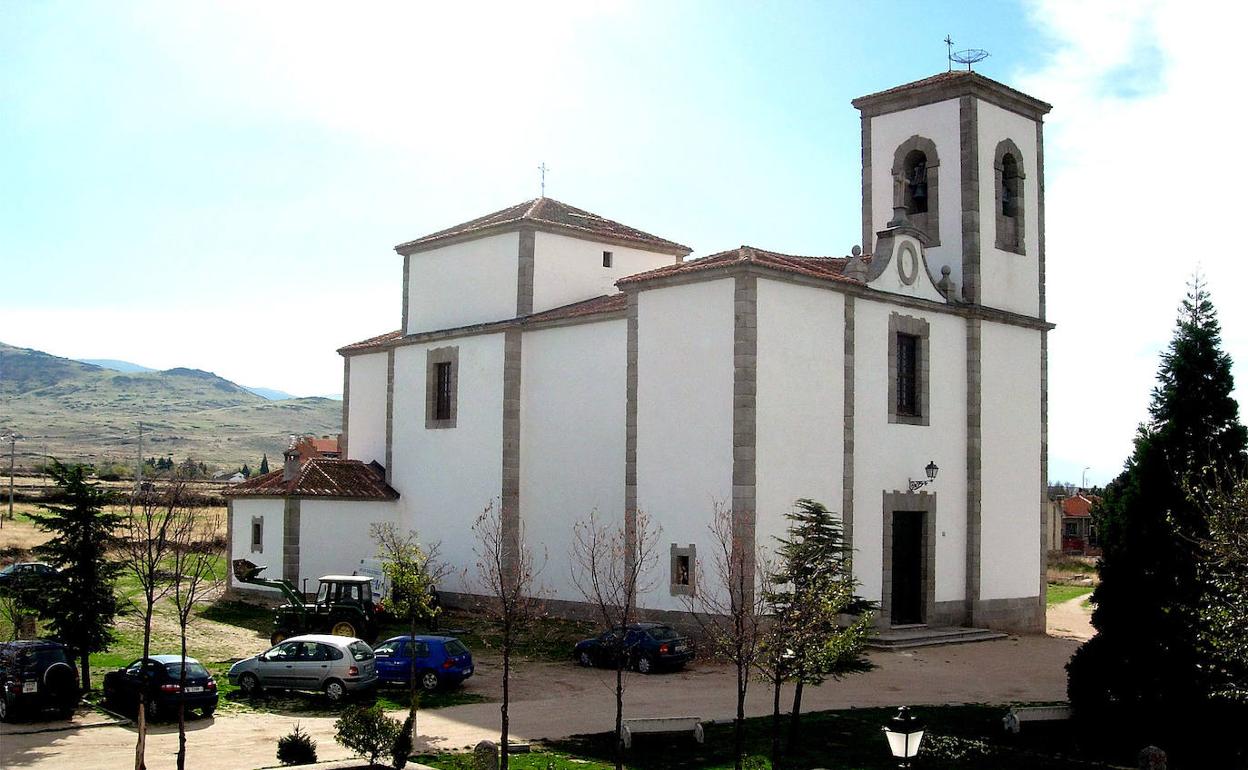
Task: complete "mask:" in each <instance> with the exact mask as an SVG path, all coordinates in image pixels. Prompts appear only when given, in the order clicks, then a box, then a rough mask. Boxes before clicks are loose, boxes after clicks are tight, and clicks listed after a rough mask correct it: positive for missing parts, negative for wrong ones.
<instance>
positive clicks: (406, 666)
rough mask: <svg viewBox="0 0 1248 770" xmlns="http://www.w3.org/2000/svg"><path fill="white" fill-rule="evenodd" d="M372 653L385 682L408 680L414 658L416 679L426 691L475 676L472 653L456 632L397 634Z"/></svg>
mask: <svg viewBox="0 0 1248 770" xmlns="http://www.w3.org/2000/svg"><path fill="white" fill-rule="evenodd" d="M413 647H414V648H415V649H414V652H415V655H413ZM373 653H374V654H376V656H377V678H378V679H379V680H380V681H381V684H383V685H387V684H390V685H396V684H402V685H406V684H408V682H410V681H411V671H412V663H413V660H414V661H415V664H416V682H417V684H418V685H419V686H420V688H421V689H422V690H425V691H427V692H432V691H433V690H436V689H438V688H439V687H449V686H451V685H456V684H459V683H460V682H462V681H464V680H465V679H467V678H468V677H470V676H472V671H473V665H472V653H471V652H469V651H468V648H467V647H465V646H464V644H463V642H461V641H459V640H458V639H456V638H455V637H453V636H421V635H419V634H418V635H416V636H414V637H413V636H396V637H393V638H390V639H387V640H386V641H384V642H381V643H380V644H378V645H377V646H376V647H374V648H373Z"/></svg>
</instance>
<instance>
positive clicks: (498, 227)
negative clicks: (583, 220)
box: [394, 219, 693, 257]
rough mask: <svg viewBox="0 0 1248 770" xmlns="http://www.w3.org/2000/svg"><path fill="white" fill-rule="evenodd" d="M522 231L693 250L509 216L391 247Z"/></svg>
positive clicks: (401, 249)
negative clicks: (459, 230)
mask: <svg viewBox="0 0 1248 770" xmlns="http://www.w3.org/2000/svg"><path fill="white" fill-rule="evenodd" d="M522 230H538V231H541V232H547V233H553V234H556V235H567V236H569V237H572V238H576V239H578V240H582V241H591V242H593V243H607V244H611V245H615V246H624V247H627V248H633V249H638V250H640V251H649V252H652V253H656V254H671V255H672V256H677V257H686V256H688V255H689V254H691V253H692V252H693V249H691V248H689V247H688V246H685V245H684V244H680V243H674V242H667V243H662V244H660V243H654V242H652V241H647V240H644V239H641V238H629V237H627V236H621V235H608V234H603V233H594V232H590V231H588V230H583V229H581V228H578V227H572V226H570V225H561V224H559V223H557V222H546V221H543V220H538V219H511V220H508V221H506V222H496V223H494V224H490V225H486V226H484V227H480V228H477V229H474V230H471V231H469V232H464V233H448V234H446V235H440V236H430V237H426V238H417V239H416V240H414V241H408V242H406V243H400V244H399V245H398V246H395V247H394V250H395V251H396V252H397V253H398V254H400V255H401V256H404V257H406V256H409V255H411V254H417V253H420V252H422V251H432V250H433V249H440V248H443V247H445V246H450V245H452V244H456V243H464V242H466V241H475V240H478V239H480V238H488V237H489V236H491V235H502V234H504V233H510V232H520V231H522Z"/></svg>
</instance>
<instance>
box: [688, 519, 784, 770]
mask: <svg viewBox="0 0 1248 770" xmlns="http://www.w3.org/2000/svg"><path fill="white" fill-rule="evenodd" d="M707 529H708V530H709V531H710V534H711V547H712V554H711V565H712V573H711V579H710V581H708V582H707V583H706V584H705V587H703V586H696V587H695V588H694V593H693V595H692V596H686V597H685V601H686V604H687V606H688V608H689V614H690V615H692V616H693V619H694V621H695V622H696V623H697V624H698V628H699V629H700V630H701V635H702V637H703V638H704V639H705V640H706V641H707V643H708V644H709V645H710V647H711V649H712V650H714V652H715V653H716V654H717V655H719V656H720V657H722V658H725V659H727V660H728V661H730V662H731V663H732V664H733V666H735V667H736V669H737V715H736V718H735V719H734V720H733V725H732V740H733V749H734V751H733V757H734V760H733V766H734V767H735V768H736V770H741V759H742V754H743V751H744V746H745V695H746V691H747V689H748V688H749V683H750V675H751V673H752V671H753V669H754V668H755V667H757V666H758V665H759V663H760V658H761V654H762V649H761V645H762V642H763V639H764V638H765V636H766V634H767V627H768V618H767V609H768V606H769V604H768V602H767V598H766V597H767V593H766V592H765V591H764V590H762V588H763V587H764V586H765V585H766V584H767V579H768V575H769V574H770V572H771V569H770V564H769V563H768V560H767V556H766V553H765V552H764V551H763V550H762V549H761V548H755V549H754V551H753V553H751V551H750V549H749V547H748V545H747V543H746V542H745V541H744V540H743V539H742V538H740V537H739V536H738V535H737V533H738V529H737V528H736V527H734V523H733V516H732V510H731V509H729V508H728V507H726V506H725V505H723V504H722V503H719V502H716V503H715V510H714V515H713V517H712V519H711V522H710V523H709V524H707ZM694 574H695V575H696V574H702V568H701V565H700V564H699V565H698V566H697V569H696V570H695V571H694Z"/></svg>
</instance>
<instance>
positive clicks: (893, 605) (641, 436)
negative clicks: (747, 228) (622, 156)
mask: <svg viewBox="0 0 1248 770" xmlns="http://www.w3.org/2000/svg"><path fill="white" fill-rule="evenodd" d="M853 105H854V106H855V107H856V108H857V109H858V110H859V112H860V113H861V119H862V233H861V242H862V247H861V248H855V249H854V250H853V253H851V254H850V255H846V256H797V255H790V254H779V253H775V252H772V251H767V250H765V249H763V248H755V247H752V246H741V247H738V248H733V249H730V250H728V251H722V252H720V253H717V254H713V255H711V256H707V257H703V258H700V259H686V257H687V256H688V255H689V254H690V251H691V250H690V249H689V248H688V247H686V246H683V245H681V244H679V243H676V242H673V241H669V240H666V239H664V238H660V237H657V236H654V235H650V234H648V233H645V232H642V231H640V230H637V229H635V228H632V227H628V226H625V225H622V224H620V223H618V222H614V221H611V220H609V219H605V218H603V217H601V216H598V215H596V214H591V213H589V212H587V211H583V210H581V209H579V208H575V207H573V206H569V205H566V204H564V203H560V202H559V201H556V200H552V199H549V198H538V199H536V200H531V201H526V202H524V203H521V204H518V205H515V206H512V207H510V208H507V209H503V210H502V211H497V212H495V213H492V214H488V215H486V216H483V217H480V218H478V219H474V220H472V221H469V222H465V223H464V224H461V225H457V226H455V227H451V228H449V229H446V230H442V231H439V232H435V233H432V234H430V235H426V236H424V237H421V238H417V239H415V240H410V241H407V242H404V243H401V244H399V245H398V246H397V247H396V249H395V250H396V251H397V252H398V253H399V254H400V255H401V256H402V259H403V272H402V276H403V277H402V295H401V296H402V303H401V305H402V315H401V324H400V326H399V328H398V329H397V330H396V331H392V332H389V333H387V334H382V335H380V336H378V337H374V338H372V339H368V340H364V341H362V342H358V343H355V344H352V345H348V346H346V347H344V348H342V349H341V350H339V353H340V354H341V355H342V356H343V360H344V383H343V391H344V394H343V425H342V430H343V446H342V451H343V458H342V459H328V458H317V459H313V460H310V461H308V462H306V463H304V464H302V465H300V464H299V463H297V462H295V463H292V464H288V467H287V468H286V469H284V471H275V472H274V473H272V474H270V475H268V476H265V477H261V478H259V479H253V480H251V481H248V482H245V483H243V484H239V485H237V486H236V487H234V488H233V489H232V491H231V493H230V494H231V503H230V516H229V521H230V530H231V535H230V539H231V546H230V547H231V556H232V558H247V559H249V560H251V561H253V562H256V563H260V564H267V565H269V574H273V575H279V574H280V575H284V576H286V577H287V578H290V579H292V580H294V581H295V582H296V584H299V583H300V582H301V581H302V580H303V579H305V578H306V579H308V582H309V584H310V585H315V581H316V578H317V577H319V576H320V575H322V574H326V573H334V572H338V573H341V572H344V571H345V572H351V571H352V568H353V566H355V565H358V564H359V561H360V559H362V558H371V557H373V556H374V555H375V547H374V546H373V544H372V542H371V541H370V540H369V537H368V528H369V524H370V523H371V522H376V521H393V522H396V523H398V524H399V525H400V526H401V527H403V528H410V529H414V530H416V531H417V532H418V533H419V535H420V538H421V539H422V541H424V542H440V544H441V556H442V558H443V559H444V560H445V561H446V562H447V563H448V565H449V566H450V567H451V568H452V571H451V576H450V578H448V581H447V583H446V585H445V586H443V587H444V588H445V589H446V590H447V591H448V592H450V593H451V594H454V593H462V592H469V591H470V590H471V586H469V585H466V584H465V583H464V582H463V578H462V572H463V571H464V570H471V569H472V567H473V566H474V565H475V564H476V561H477V558H476V556H475V555H474V553H473V545H474V542H473V537H472V532H471V530H470V526H471V524H472V522H473V520H474V519H475V518H476V516H477V515H478V514H479V513H480V512H481V511H482V509H483V508H485V507H486V506H487V505H489V504H491V503H493V504H494V505H495V506H497V507H499V509H500V510H501V511H502V515H503V516H504V522H505V524H506V526H507V531H508V532H509V533H510V535H509V536H510V537H513V538H516V539H518V538H519V537H521V534H522V536H523V538H524V541H525V543H526V544H527V545H528V546H529V547H531V548H533V549H534V550H536V552H537V553H538V554H539V562H540V560H541V559H540V554H542V553H544V554H545V556H546V563H545V567H544V569H543V570H542V572H541V574H540V576H539V580H540V582H542V583H543V584H544V585H545V587H546V588H547V590H548V591H549V593H550V595H551V597H552V598H553V599H555V600H559V601H566V602H579V601H582V597H581V596H580V595H579V594H578V593H577V591H576V589H575V587H574V586H573V584H572V581H571V577H570V575H571V569H572V565H571V556H570V551H571V539H572V526H573V523H574V522H576V521H578V520H581V519H584V518H585V517H586V516H587V515H588V514H589V512H590V511H591V510H596V511H597V512H598V514H599V515H600V516H603V517H606V518H609V519H610V520H612V521H617V522H620V523H625V522H627V521H629V520H630V518H631V517H634V516H635V515H636V512H637V511H639V510H641V511H645V512H646V513H647V514H648V516H649V517H650V518H651V519H652V520H653V522H655V523H657V524H658V525H660V526H661V528H662V535H661V539H662V551H663V558H662V559H661V560H660V564H659V570H661V572H662V574H661V576H660V581H659V583H660V585H659V587H658V588H657V589H656V590H653V591H651V592H649V593H647V594H645V595H643V596H642V597H641V605H642V606H643V607H645V608H647V609H651V610H656V611H661V610H681V609H684V608H685V606H686V605H685V596H686V595H687V594H689V593H691V592H695V591H698V590H700V589H705V588H706V587H705V586H699V585H698V580H699V579H704V580H705V579H706V577H707V576H705V575H699V574H698V572H699V570H698V569H697V568H696V567H697V564H698V556H699V553H701V554H702V555H703V556H704V557H706V558H708V559H709V557H710V555H711V553H712V550H711V541H710V534H709V532H708V530H707V524H708V523H709V521H710V519H711V516H712V514H713V509H714V506H715V505H716V504H719V505H721V506H725V507H727V508H729V509H730V510H731V512H732V515H733V518H734V521H735V522H736V524H737V528H738V531H739V532H740V533H742V534H741V538H742V545H743V547H747V546H750V545H752V544H759V545H767V544H769V543H772V542H774V540H773V538H774V537H775V536H777V535H780V534H782V533H783V531H784V527H785V518H784V514H785V513H786V512H787V511H788V510H790V509H791V507H792V505H793V502H794V501H795V500H796V499H798V498H802V497H807V498H813V499H815V500H819V501H821V502H823V503H824V504H826V505H827V507H828V508H829V509H831V510H834V511H837V512H838V513H839V514H840V515H841V516H842V517H843V521H844V525H845V529H846V531H847V533H848V536H849V538H850V541H851V543H852V546H853V548H854V551H855V553H854V571H855V573H856V577H857V578H858V580H859V581H861V583H862V589H861V592H862V594H863V595H864V596H866V597H867V598H869V599H874V600H878V601H879V602H880V604H881V611H880V616H879V622H880V624H881V625H882V626H885V627H890V626H906V625H912V624H929V625H953V626H958V625H974V626H979V627H988V628H994V629H1002V630H1018V631H1041V630H1043V628H1044V584H1045V583H1044V560H1043V557H1044V540H1043V535H1044V511H1045V505H1046V500H1045V493H1046V481H1047V479H1046V476H1047V472H1046V452H1047V450H1046V431H1047V415H1046V410H1047V405H1046V400H1047V394H1046V384H1045V383H1046V378H1047V371H1046V366H1047V364H1046V360H1047V349H1046V335H1047V333H1048V332H1049V331H1050V330H1051V329H1052V328H1053V327H1052V325H1051V324H1049V323H1048V321H1047V320H1046V318H1045V254H1044V186H1043V178H1044V173H1043V170H1044V149H1043V116H1044V115H1045V114H1046V113H1047V112H1048V111H1049V109H1050V107H1049V105H1048V104H1046V103H1044V102H1041V101H1039V100H1037V99H1034V98H1032V97H1030V96H1027V95H1025V94H1022V93H1020V92H1018V91H1015V90H1013V89H1011V88H1009V87H1007V86H1004V85H1002V84H1000V83H997V82H995V81H993V80H990V79H989V78H986V77H984V76H983V75H980V74H978V73H973V72H962V71H959V72H948V73H942V74H939V75H936V76H935V77H931V78H927V79H925V80H920V81H918V82H914V83H910V84H907V85H903V86H900V87H898V88H893V89H890V90H888V91H883V92H880V93H876V94H872V95H869V96H864V97H862V98H859V99H856V100H854V102H853ZM846 240H849V239H848V238H847V239H846ZM396 288H397V287H396ZM397 304H398V303H396V305H397ZM396 311H397V307H396ZM396 314H397V312H396ZM929 464H934V465H935V466H936V467H938V469H939V470H938V473H937V475H936V478H935V479H934V480H933V481H931V482H930V483H928V484H926V485H923V486H920V487H915V486H914V485H912V484H911V483H910V482H911V481H912V480H913V481H916V482H917V481H924V480H926V479H927V474H926V473H925V468H927V466H928V465H929ZM669 551H670V559H669V558H667V557H668V555H669ZM705 569H706V568H704V570H705ZM232 587H233V588H234V589H236V590H261V589H256V588H255V587H253V586H239V585H237V584H236V585H233V586H232ZM556 605H557V602H556Z"/></svg>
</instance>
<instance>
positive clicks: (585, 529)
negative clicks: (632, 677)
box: [572, 510, 661, 770]
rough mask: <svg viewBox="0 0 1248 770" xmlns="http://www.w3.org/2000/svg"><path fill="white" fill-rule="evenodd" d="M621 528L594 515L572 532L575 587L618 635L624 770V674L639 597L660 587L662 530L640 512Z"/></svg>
mask: <svg viewBox="0 0 1248 770" xmlns="http://www.w3.org/2000/svg"><path fill="white" fill-rule="evenodd" d="M631 518H632V520H631V521H629V520H628V518H626V519H625V521H624V522H623V523H622V525H621V526H620V527H619V528H616V527H613V526H611V525H610V524H607V523H606V522H604V521H602V520H601V519H600V518H599V517H598V512H597V511H596V510H595V511H591V512H590V514H589V518H588V519H587V520H583V521H578V522H576V524H574V525H573V527H572V583H573V585H575V586H576V588H577V590H578V591H580V592H581V595H582V596H584V597H585V600H586V601H588V602H589V603H590V604H591V605H592V606H593V608H594V611H595V613H596V614H597V615H598V617H599V619H600V620H601V621H602V623H603V625H605V626H606V627H607V628H608V629H618V630H619V633H617V634H616V635H615V638H614V642H613V645H614V648H613V649H612V650H611V653H612V659H613V660H614V661H615V767H616V770H622V768H623V767H624V745H623V742H622V741H623V736H622V732H623V727H624V670H625V669H626V668H627V667H628V663H629V654H628V652H629V651H628V649H627V648H626V647H625V637H626V636H627V634H626V633H625V632H626V630H627V627H628V626H629V625H630V624H631V623H633V622H634V621H635V620H636V619H637V597H638V596H640V595H641V594H644V593H647V592H648V591H650V590H652V589H653V588H654V587H655V581H654V578H653V577H652V573H653V570H654V566H655V564H656V562H657V561H658V549H657V544H658V540H659V534H660V531H661V530H660V528H659V526H658V524H656V523H654V522H652V521H651V519H650V517H649V516H647V515H646V513H645V512H644V511H637V512H636V514H634V515H633V516H632V517H631Z"/></svg>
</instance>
